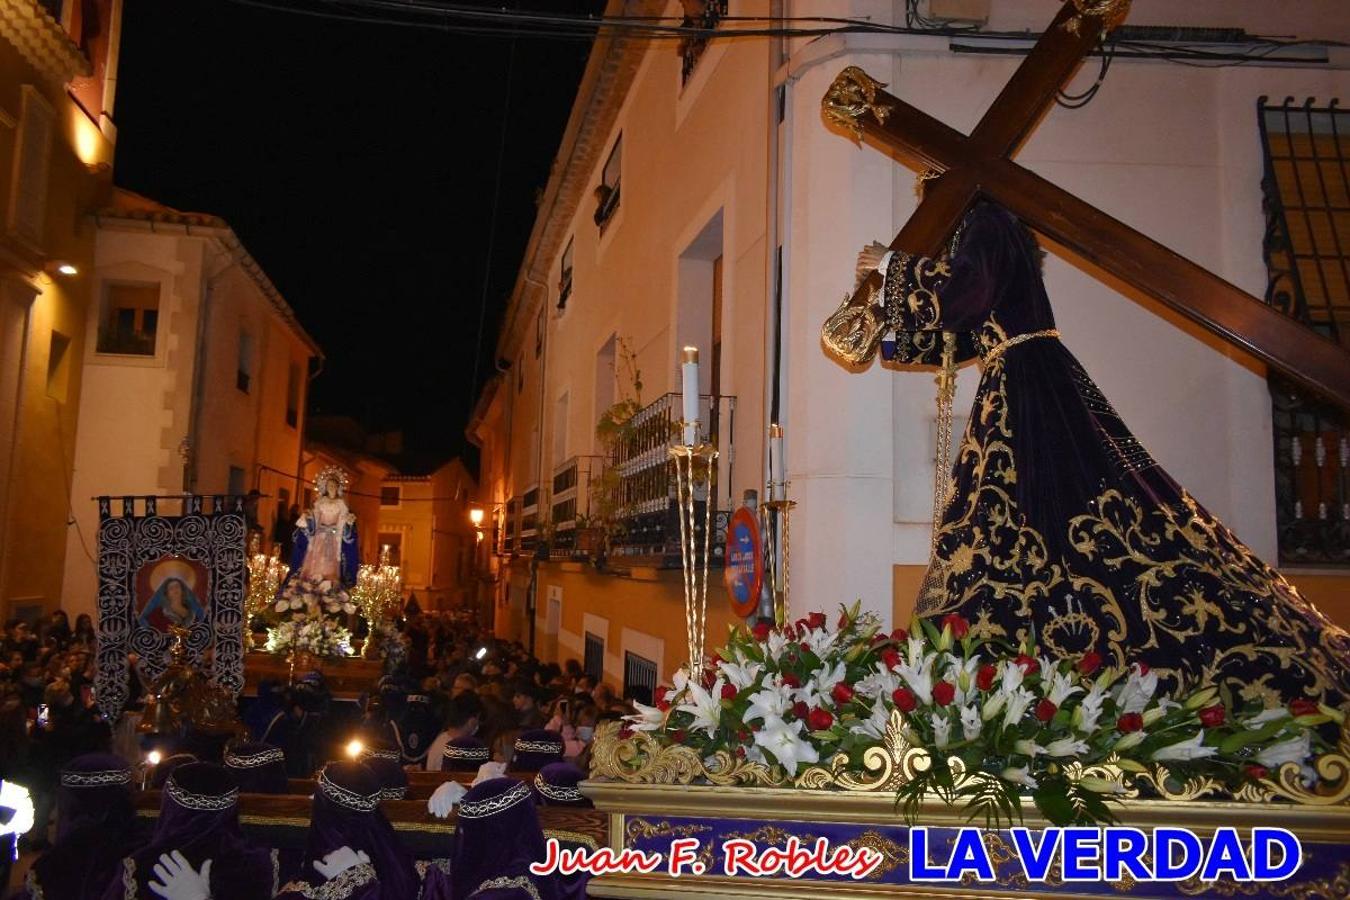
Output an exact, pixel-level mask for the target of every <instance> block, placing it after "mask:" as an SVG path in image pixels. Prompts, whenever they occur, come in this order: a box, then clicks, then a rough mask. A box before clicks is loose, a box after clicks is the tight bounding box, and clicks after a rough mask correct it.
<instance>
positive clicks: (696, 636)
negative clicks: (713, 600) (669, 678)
mask: <svg viewBox="0 0 1350 900" xmlns="http://www.w3.org/2000/svg"><path fill="white" fill-rule="evenodd" d="M688 424H690V423H687V422H683V421H682V422H680V425H681V426H682V427H683V426H685V425H688ZM692 424H693V425H694V433H695V434H697V433H698V422H697V421H695V422H693V423H692ZM670 458H671V459H672V460H674V461H675V483H676V495H677V498H678V501H679V514H680V559H681V562H682V563H683V568H684V619H685V633H686V636H687V637H688V642H689V643H688V651H689V677H690V678H692V679H697V678H698V677H700V675H701V674H702V672H703V667H704V666H703V638H704V632H705V629H706V628H707V621H708V558H709V555H710V551H711V548H712V507H713V490H714V487H713V473H714V472H715V471H716V467H717V447H715V446H714V445H712V444H705V443H699V444H697V445H694V446H689V445H687V444H677V445H676V446H674V447H671V448H670ZM700 482H702V483H705V484H707V486H708V498H707V501H706V502H705V503H704V505H703V542H702V543H703V546H702V553H700V552H699V550H700V548H699V546H698V545H699V540H698V518H697V507H696V505H695V503H694V499H695V492H696V488H697V486H698V484H699V483H700Z"/></svg>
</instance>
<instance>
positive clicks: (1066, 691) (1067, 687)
mask: <svg viewBox="0 0 1350 900" xmlns="http://www.w3.org/2000/svg"><path fill="white" fill-rule="evenodd" d="M1041 671H1042V672H1049V673H1050V675H1049V678H1047V679H1045V681H1046V682H1048V684H1046V687H1047V690H1046V692H1045V696H1046V698H1047V699H1048V700H1049V701H1050V702H1051V703H1053V704H1055V706H1057V707H1059V706H1063V705H1064V701H1065V700H1067V699H1069V698H1070V697H1072V696H1073V695H1074V694H1081V693H1082V692H1083V689H1082V688H1081V687H1078V686H1077V685H1075V684H1074V683H1073V675H1072V674H1071V673H1069V672H1060V671H1058V670H1055V669H1045V668H1042V669H1041Z"/></svg>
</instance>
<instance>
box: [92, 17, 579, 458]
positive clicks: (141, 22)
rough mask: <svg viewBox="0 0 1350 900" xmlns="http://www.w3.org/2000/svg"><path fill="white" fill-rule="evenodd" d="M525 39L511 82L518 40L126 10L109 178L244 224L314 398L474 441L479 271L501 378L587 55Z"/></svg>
mask: <svg viewBox="0 0 1350 900" xmlns="http://www.w3.org/2000/svg"><path fill="white" fill-rule="evenodd" d="M483 5H484V6H489V5H494V4H483ZM495 5H497V6H499V4H495ZM312 6H313V5H312V4H311V5H310V7H311V8H312ZM602 7H603V3H601V2H590V3H582V2H566V0H532V2H530V3H529V5H528V8H529V9H534V10H541V9H542V10H550V11H563V10H565V11H568V12H583V11H584V12H592V13H598V12H599V11H600V9H601V8H602ZM517 41H518V43H517V45H516V52H515V63H514V71H513V72H512V73H511V89H510V91H509V97H508V92H507V90H506V81H507V70H508V59H509V58H510V49H511V39H510V38H507V37H495V36H481V35H473V36H469V35H464V34H459V33H445V32H442V31H435V30H426V29H414V28H405V27H395V26H390V25H382V24H376V23H352V22H344V21H334V20H331V19H324V18H316V17H308V16H300V15H294V14H288V13H285V12H278V11H273V10H267V9H259V8H255V7H250V6H248V5H245V4H241V3H236V2H230V0H193V2H191V3H190V4H164V3H156V2H147V0H133V2H129V3H127V4H126V7H125V21H124V25H123V31H122V51H121V62H120V70H119V81H118V90H117V98H116V104H117V106H116V122H117V128H118V139H117V160H116V170H115V171H116V182H117V184H118V186H120V187H124V188H127V189H129V190H132V191H136V192H137V193H141V194H144V195H146V196H148V197H150V198H151V199H154V200H157V201H159V202H161V203H165V204H168V205H169V206H172V207H175V208H178V209H181V210H187V211H193V212H205V213H212V214H214V215H218V216H220V217H222V218H224V219H225V220H226V221H228V222H229V223H230V225H231V226H232V227H233V228H234V230H235V233H236V234H238V235H239V237H240V239H241V240H243V242H244V244H245V246H247V247H248V249H249V251H250V252H251V253H252V254H253V256H254V257H255V258H256V259H257V260H258V262H259V263H260V264H261V265H262V266H263V268H264V269H265V270H266V271H267V273H268V275H270V276H271V278H272V280H273V281H274V282H275V283H276V285H277V287H278V288H279V289H280V290H281V292H282V294H283V295H284V296H285V297H286V299H287V301H288V302H289V303H290V304H291V306H292V307H294V308H295V310H296V312H297V313H298V314H299V317H300V320H301V322H302V323H303V324H304V325H305V327H306V329H307V330H308V331H309V332H310V334H312V335H313V336H314V337H315V339H316V340H317V341H318V342H319V344H320V345H321V346H322V347H323V349H324V353H325V355H326V356H327V362H326V365H325V367H324V370H323V373H322V374H321V375H320V376H319V378H318V379H317V380H316V381H315V382H314V384H313V389H312V393H311V399H310V412H311V414H316V413H317V414H345V415H352V416H355V417H357V418H358V419H360V420H361V421H362V422H363V424H365V425H366V426H367V427H368V428H370V429H373V430H385V429H403V430H404V432H405V433H406V437H407V442H408V445H409V448H410V449H412V450H415V451H420V452H421V453H424V454H425V453H429V452H430V453H434V452H444V453H446V454H449V453H455V452H460V451H461V450H463V448H464V445H465V440H464V436H463V432H464V426H465V424H466V422H467V419H468V413H469V411H470V409H471V405H472V398H471V397H470V381H471V370H472V368H473V355H474V343H475V338H476V334H477V327H478V315H479V303H480V298H481V296H482V290H483V279H484V277H485V276H488V277H489V278H490V280H489V283H488V307H487V326H486V329H485V332H484V336H483V350H482V362H481V364H480V366H479V371H480V372H490V371H491V367H492V361H493V348H494V347H495V343H496V328H497V325H498V323H499V321H500V318H501V313H502V311H503V310H504V308H505V304H506V299H507V297H508V295H509V293H510V290H511V287H512V284H513V283H514V280H515V275H516V271H517V269H518V267H519V264H520V261H521V254H522V253H523V251H524V247H525V242H526V240H527V239H528V237H529V232H530V228H531V226H532V224H533V221H534V214H535V197H536V195H537V194H538V193H539V192H541V191H542V190H543V187H544V185H545V184H546V182H547V180H548V172H549V166H550V163H551V162H552V159H553V156H554V154H555V152H556V151H557V148H558V141H559V139H560V138H561V135H562V130H563V128H564V126H565V125H566V122H567V115H568V112H569V110H570V108H571V104H572V100H573V97H574V95H575V93H576V88H577V83H578V81H579V80H580V77H581V72H582V70H583V69H584V67H585V62H586V55H587V53H588V52H589V49H590V44H589V43H587V42H585V41H580V40H575V39H558V38H553V39H550V38H540V37H520V38H517ZM508 107H509V112H508ZM504 116H505V117H506V128H507V139H506V152H505V154H504V156H503V157H501V163H502V180H501V194H500V201H499V203H498V217H497V230H496V235H497V236H496V242H495V248H494V250H493V252H492V259H491V266H490V267H489V266H488V265H487V256H488V237H489V231H490V229H489V223H490V222H491V220H492V210H493V202H492V196H493V180H494V176H495V175H496V172H497V169H498V160H499V155H498V149H499V142H500V138H501V128H502V123H503V117H504ZM480 383H481V379H480Z"/></svg>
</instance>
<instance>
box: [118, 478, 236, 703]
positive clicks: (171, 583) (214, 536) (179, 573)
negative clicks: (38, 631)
mask: <svg viewBox="0 0 1350 900" xmlns="http://www.w3.org/2000/svg"><path fill="white" fill-rule="evenodd" d="M160 499H169V500H171V502H173V503H174V505H175V506H178V505H179V504H180V503H181V506H182V509H181V514H180V515H177V516H166V515H160V514H159V510H158V505H159V500H160ZM138 501H139V502H140V504H141V506H142V509H143V513H142V514H141V515H137V514H136V506H137V502H138ZM112 506H113V501H112V500H111V498H108V497H100V498H99V499H98V512H99V529H98V674H97V677H96V680H95V688H96V694H97V698H98V705H99V709H100V710H102V712H103V714H104V715H105V716H106V717H107V718H108V719H109V720H110V721H111V720H113V719H116V717H117V716H118V714H120V713H121V711H122V707H123V706H124V705H125V704H126V702H127V698H128V697H129V696H130V684H131V678H130V670H129V668H128V665H127V661H128V658H129V655H130V654H131V653H135V654H136V656H137V657H138V661H137V666H138V668H139V670H140V673H141V676H142V678H143V679H144V680H145V681H146V682H147V683H148V682H149V681H150V680H152V679H154V678H155V677H157V676H158V675H159V674H160V673H161V672H162V671H164V667H165V665H166V663H167V661H168V650H169V646H170V644H171V643H172V642H173V629H174V628H183V629H186V630H187V647H188V650H189V651H190V652H191V654H192V658H193V660H194V662H195V663H196V665H197V666H199V667H201V668H203V669H204V670H207V671H209V672H210V673H211V676H212V680H214V681H215V682H216V683H217V684H219V685H221V686H222V687H224V688H227V689H228V690H230V691H234V692H236V693H237V692H238V691H239V690H240V689H241V688H242V687H243V684H244V642H243V637H244V635H243V623H244V594H245V578H246V572H247V568H246V555H245V550H244V541H245V537H246V535H247V525H246V523H245V521H244V506H243V498H242V497H220V496H215V497H210V498H203V497H198V496H189V497H185V498H182V499H181V500H180V499H179V498H176V497H175V498H156V497H123V498H121V506H122V512H121V515H117V516H115V515H113V512H112ZM204 506H209V510H210V511H209V512H207V511H205V510H204Z"/></svg>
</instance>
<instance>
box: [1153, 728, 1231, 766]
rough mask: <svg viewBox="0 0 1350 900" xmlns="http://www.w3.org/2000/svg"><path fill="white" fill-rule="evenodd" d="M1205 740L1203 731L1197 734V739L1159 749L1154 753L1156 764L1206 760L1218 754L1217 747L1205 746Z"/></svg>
mask: <svg viewBox="0 0 1350 900" xmlns="http://www.w3.org/2000/svg"><path fill="white" fill-rule="evenodd" d="M1204 739H1205V733H1204V732H1203V731H1200V732H1197V733H1196V735H1195V737H1192V738H1189V739H1187V740H1184V741H1180V742H1178V743H1175V744H1169V745H1167V746H1166V747H1159V748H1158V749H1157V750H1154V751H1153V761H1154V762H1166V761H1168V760H1173V759H1176V760H1187V759H1204V758H1205V757H1207V756H1213V755H1214V754H1215V753H1218V752H1219V750H1218V748H1217V747H1206V746H1203V744H1202V741H1204Z"/></svg>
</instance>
